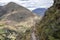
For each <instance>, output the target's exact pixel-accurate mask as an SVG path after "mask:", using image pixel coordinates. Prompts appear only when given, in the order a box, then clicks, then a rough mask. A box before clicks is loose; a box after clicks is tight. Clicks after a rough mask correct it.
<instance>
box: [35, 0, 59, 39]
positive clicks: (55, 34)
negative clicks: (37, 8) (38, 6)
mask: <svg viewBox="0 0 60 40" xmlns="http://www.w3.org/2000/svg"><path fill="white" fill-rule="evenodd" d="M36 29H37V35H38V37H39V40H60V0H54V4H53V6H51V7H50V8H49V9H48V10H47V11H46V13H45V15H44V17H43V18H42V20H41V21H40V22H39V23H38V24H37V26H36Z"/></svg>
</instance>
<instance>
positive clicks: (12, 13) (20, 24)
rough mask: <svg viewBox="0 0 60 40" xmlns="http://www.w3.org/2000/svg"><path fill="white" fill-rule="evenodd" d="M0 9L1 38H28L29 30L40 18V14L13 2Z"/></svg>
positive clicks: (11, 39) (13, 39) (7, 39)
mask: <svg viewBox="0 0 60 40" xmlns="http://www.w3.org/2000/svg"><path fill="white" fill-rule="evenodd" d="M1 10H2V11H1V12H0V30H1V32H0V34H1V36H0V37H1V40H3V39H4V40H30V39H31V36H30V35H31V34H30V33H32V32H30V31H31V29H32V28H33V26H35V24H36V23H37V22H39V20H41V16H37V15H36V14H34V13H33V12H31V11H30V10H28V9H26V8H25V7H22V6H21V5H18V4H16V3H14V2H10V3H8V4H7V5H5V6H3V7H2V9H1ZM3 10H4V11H3ZM4 35H5V36H4Z"/></svg>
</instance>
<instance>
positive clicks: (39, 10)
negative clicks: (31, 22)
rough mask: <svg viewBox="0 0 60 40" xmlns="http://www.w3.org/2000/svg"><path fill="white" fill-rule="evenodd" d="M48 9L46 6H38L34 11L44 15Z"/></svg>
mask: <svg viewBox="0 0 60 40" xmlns="http://www.w3.org/2000/svg"><path fill="white" fill-rule="evenodd" d="M46 10H47V9H46V8H36V9H35V10H33V11H32V12H34V13H36V14H37V15H40V16H43V15H44V13H45V11H46Z"/></svg>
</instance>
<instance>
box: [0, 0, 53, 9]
mask: <svg viewBox="0 0 60 40" xmlns="http://www.w3.org/2000/svg"><path fill="white" fill-rule="evenodd" d="M11 1H13V2H16V3H17V4H19V5H22V6H24V7H26V8H28V9H30V10H33V9H35V8H39V7H41V8H48V7H50V6H52V4H53V0H0V2H2V3H5V4H7V3H9V2H11Z"/></svg>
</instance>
